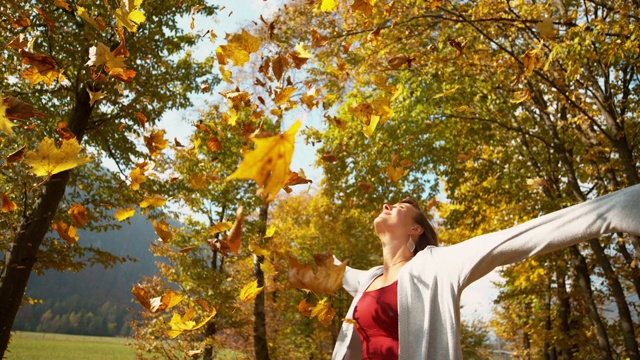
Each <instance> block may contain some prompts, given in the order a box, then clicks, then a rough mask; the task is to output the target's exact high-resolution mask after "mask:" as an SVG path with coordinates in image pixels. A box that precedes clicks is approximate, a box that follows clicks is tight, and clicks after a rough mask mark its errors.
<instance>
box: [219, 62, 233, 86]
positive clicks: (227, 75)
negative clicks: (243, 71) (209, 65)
mask: <svg viewBox="0 0 640 360" xmlns="http://www.w3.org/2000/svg"><path fill="white" fill-rule="evenodd" d="M219 69H220V75H222V80H223V81H224V82H226V83H229V84H233V80H232V79H231V77H232V76H233V73H232V72H231V71H229V70H227V69H225V67H224V66H223V65H220V67H219Z"/></svg>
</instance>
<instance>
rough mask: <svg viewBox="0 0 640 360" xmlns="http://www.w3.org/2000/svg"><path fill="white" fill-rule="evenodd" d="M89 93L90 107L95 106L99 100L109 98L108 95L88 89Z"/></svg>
mask: <svg viewBox="0 0 640 360" xmlns="http://www.w3.org/2000/svg"><path fill="white" fill-rule="evenodd" d="M87 92H88V93H89V105H90V106H93V104H94V103H95V102H96V101H98V100H100V99H102V98H104V97H106V96H107V94H105V93H103V92H102V91H91V90H89V89H87Z"/></svg>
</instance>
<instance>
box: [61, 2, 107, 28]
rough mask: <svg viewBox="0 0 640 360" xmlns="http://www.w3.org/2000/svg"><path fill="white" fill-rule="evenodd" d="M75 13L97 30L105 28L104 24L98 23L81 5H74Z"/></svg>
mask: <svg viewBox="0 0 640 360" xmlns="http://www.w3.org/2000/svg"><path fill="white" fill-rule="evenodd" d="M67 6H68V5H67ZM76 14H78V16H79V17H80V18H81V19H82V20H84V21H86V22H87V23H89V25H91V26H93V27H94V28H96V29H98V30H104V29H106V27H105V26H104V24H101V23H98V22H97V21H96V20H95V19H94V18H93V17H91V15H89V13H88V11H87V9H85V8H83V7H82V6H76Z"/></svg>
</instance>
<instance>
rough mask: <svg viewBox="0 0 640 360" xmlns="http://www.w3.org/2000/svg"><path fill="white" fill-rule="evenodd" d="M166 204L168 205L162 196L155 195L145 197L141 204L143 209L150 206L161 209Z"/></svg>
mask: <svg viewBox="0 0 640 360" xmlns="http://www.w3.org/2000/svg"><path fill="white" fill-rule="evenodd" d="M166 203H167V199H165V198H163V197H162V196H160V195H153V196H148V195H145V196H144V198H143V199H142V201H141V202H140V207H141V208H143V209H144V208H146V207H149V206H154V207H160V206H164V204H166Z"/></svg>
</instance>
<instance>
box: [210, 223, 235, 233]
mask: <svg viewBox="0 0 640 360" xmlns="http://www.w3.org/2000/svg"><path fill="white" fill-rule="evenodd" d="M231 227H233V224H232V223H231V222H230V221H223V222H219V223H216V224H215V225H213V226H212V227H210V228H209V234H211V235H215V234H217V233H220V232H223V231H227V230H229V229H231Z"/></svg>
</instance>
